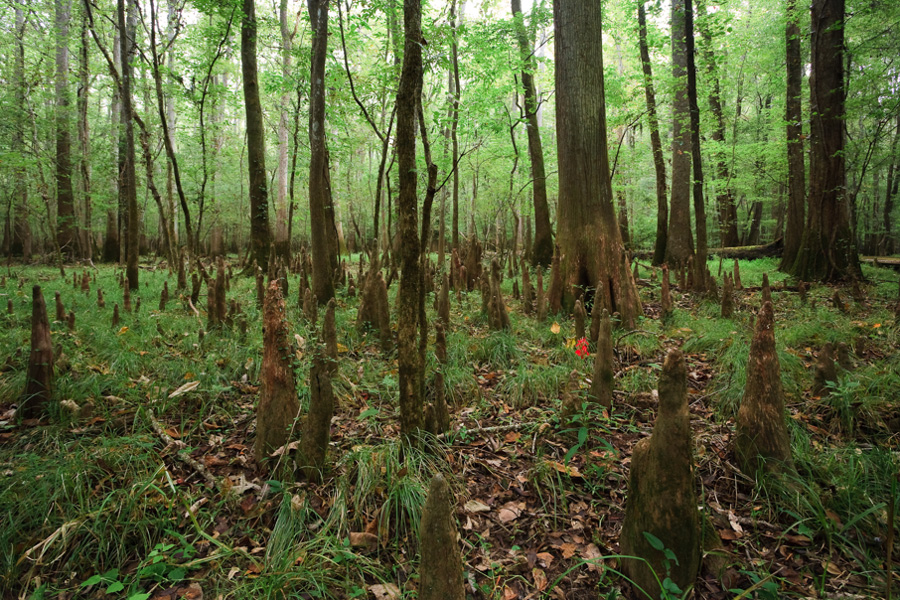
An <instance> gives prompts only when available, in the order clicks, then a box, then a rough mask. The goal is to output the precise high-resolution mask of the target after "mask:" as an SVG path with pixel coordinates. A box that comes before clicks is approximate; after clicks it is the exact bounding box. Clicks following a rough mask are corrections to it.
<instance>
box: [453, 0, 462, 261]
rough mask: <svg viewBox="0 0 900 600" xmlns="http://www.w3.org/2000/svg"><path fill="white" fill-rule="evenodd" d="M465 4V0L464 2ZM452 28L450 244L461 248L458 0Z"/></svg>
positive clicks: (455, 248)
mask: <svg viewBox="0 0 900 600" xmlns="http://www.w3.org/2000/svg"><path fill="white" fill-rule="evenodd" d="M463 4H465V2H463ZM450 30H451V31H452V32H453V39H452V41H451V42H450V61H451V67H452V69H453V115H452V117H451V119H450V144H451V145H452V146H453V165H454V167H455V168H454V169H453V211H452V216H451V219H450V220H451V228H452V229H453V231H452V239H451V242H450V246H451V248H452V249H453V250H457V251H458V250H459V137H458V133H457V130H458V129H459V96H460V89H459V51H458V47H457V44H456V0H452V3H451V5H450Z"/></svg>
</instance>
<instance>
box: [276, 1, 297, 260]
mask: <svg viewBox="0 0 900 600" xmlns="http://www.w3.org/2000/svg"><path fill="white" fill-rule="evenodd" d="M287 4H288V3H287V0H281V2H279V5H278V22H279V24H280V29H281V75H282V77H283V78H284V82H283V83H282V86H283V88H282V93H281V98H280V105H279V107H278V179H277V181H278V187H277V193H276V196H275V253H276V254H277V255H278V256H280V257H282V258H284V259H285V260H286V261H288V262H289V261H290V256H291V243H290V240H289V239H288V214H287V212H288V211H287V195H288V154H289V147H288V120H289V118H290V109H291V97H290V92H289V88H288V87H287V83H288V82H289V81H290V80H291V47H292V46H293V36H292V35H291V30H290V26H289V24H288V14H289V13H288V7H287Z"/></svg>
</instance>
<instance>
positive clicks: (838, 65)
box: [792, 0, 862, 281]
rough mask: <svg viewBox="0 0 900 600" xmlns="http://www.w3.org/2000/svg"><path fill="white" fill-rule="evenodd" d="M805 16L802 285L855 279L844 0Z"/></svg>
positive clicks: (822, 2)
mask: <svg viewBox="0 0 900 600" xmlns="http://www.w3.org/2000/svg"><path fill="white" fill-rule="evenodd" d="M810 15H811V19H812V36H811V46H810V54H811V56H812V70H811V75H810V80H809V90H810V102H809V104H810V114H811V115H812V121H811V125H810V137H809V139H810V161H809V182H810V185H809V211H808V214H807V218H806V229H805V231H804V232H803V239H802V241H801V244H800V250H799V252H798V254H797V260H796V261H795V263H794V267H793V269H792V272H793V274H794V275H795V276H797V277H799V278H800V279H801V280H803V281H813V280H818V281H840V280H845V279H858V278H861V277H862V271H861V269H860V266H859V256H858V254H857V251H856V244H855V241H854V240H853V237H852V234H851V231H850V214H849V206H848V201H847V177H846V161H845V157H844V116H845V112H844V64H843V60H844V0H813V2H812V7H811V10H810Z"/></svg>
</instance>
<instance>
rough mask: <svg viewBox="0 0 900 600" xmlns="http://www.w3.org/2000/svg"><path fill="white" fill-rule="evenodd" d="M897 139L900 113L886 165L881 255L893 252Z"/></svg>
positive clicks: (898, 182)
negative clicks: (892, 214) (892, 220)
mask: <svg viewBox="0 0 900 600" xmlns="http://www.w3.org/2000/svg"><path fill="white" fill-rule="evenodd" d="M898 140H900V115H897V125H896V129H895V130H894V141H893V142H891V163H890V165H889V166H888V174H887V186H886V189H885V192H884V213H883V215H882V219H883V223H882V225H883V227H884V233H883V234H882V236H881V243H880V244H879V250H878V251H879V252H880V253H881V254H882V255H883V256H887V255H889V254H893V253H894V233H893V230H892V229H891V227H892V226H891V213H893V212H894V196H896V195H897V187H898V184H900V177H898V174H897V160H898V158H897V141H898ZM876 187H877V186H876Z"/></svg>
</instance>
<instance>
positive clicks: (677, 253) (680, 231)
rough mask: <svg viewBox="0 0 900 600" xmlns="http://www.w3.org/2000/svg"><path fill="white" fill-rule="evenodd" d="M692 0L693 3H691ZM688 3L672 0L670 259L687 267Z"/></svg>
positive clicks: (690, 245) (690, 240) (689, 251)
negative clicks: (673, 98)
mask: <svg viewBox="0 0 900 600" xmlns="http://www.w3.org/2000/svg"><path fill="white" fill-rule="evenodd" d="M687 1H689V0H687ZM685 3H686V0H672V76H673V77H674V80H675V81H674V82H673V86H674V88H675V100H674V102H673V105H672V115H673V120H674V123H673V126H672V200H671V202H670V203H669V208H670V211H669V234H668V239H667V247H666V260H667V261H668V262H670V263H673V264H675V265H683V264H685V263H687V261H688V259H689V258H690V257H691V256H693V254H694V239H693V236H692V235H691V204H690V203H691V126H690V123H691V116H690V101H689V98H688V57H687V14H686V10H687V7H686V4H685Z"/></svg>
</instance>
